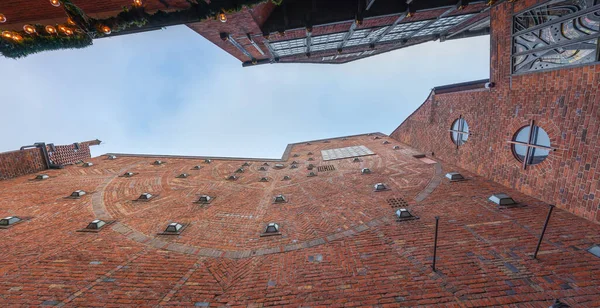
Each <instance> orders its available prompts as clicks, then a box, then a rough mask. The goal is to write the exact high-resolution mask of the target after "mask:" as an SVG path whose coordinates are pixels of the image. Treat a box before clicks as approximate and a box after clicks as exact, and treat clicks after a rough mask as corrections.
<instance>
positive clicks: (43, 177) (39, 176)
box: [35, 174, 49, 180]
mask: <svg viewBox="0 0 600 308" xmlns="http://www.w3.org/2000/svg"><path fill="white" fill-rule="evenodd" d="M47 178H49V176H48V175H47V174H38V175H37V176H36V177H35V179H36V180H45V179H47Z"/></svg>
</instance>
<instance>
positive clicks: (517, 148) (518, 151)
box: [513, 144, 527, 161]
mask: <svg viewBox="0 0 600 308" xmlns="http://www.w3.org/2000/svg"><path fill="white" fill-rule="evenodd" d="M513 152H514V153H515V156H516V157H517V159H518V160H519V161H523V160H525V155H526V154H527V147H526V146H524V145H520V144H513Z"/></svg>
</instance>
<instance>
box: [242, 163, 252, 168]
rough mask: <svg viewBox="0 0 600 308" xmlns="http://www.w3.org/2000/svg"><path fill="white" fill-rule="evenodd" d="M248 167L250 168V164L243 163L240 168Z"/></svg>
mask: <svg viewBox="0 0 600 308" xmlns="http://www.w3.org/2000/svg"><path fill="white" fill-rule="evenodd" d="M248 166H250V163H249V162H245V163H244V164H243V165H242V167H248Z"/></svg>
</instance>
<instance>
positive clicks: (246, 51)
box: [227, 34, 256, 61]
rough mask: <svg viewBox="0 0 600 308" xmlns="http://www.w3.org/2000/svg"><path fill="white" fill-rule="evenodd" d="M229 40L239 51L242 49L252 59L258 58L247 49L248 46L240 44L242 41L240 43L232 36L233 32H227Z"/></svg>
mask: <svg viewBox="0 0 600 308" xmlns="http://www.w3.org/2000/svg"><path fill="white" fill-rule="evenodd" d="M227 41H229V43H231V45H233V46H234V47H235V48H237V49H238V50H239V51H241V52H242V53H243V54H245V55H246V56H247V57H248V58H250V59H251V60H252V61H254V60H256V59H255V58H254V57H253V56H252V54H250V53H249V52H248V50H246V48H244V46H242V45H240V43H238V42H237V41H236V40H235V39H234V38H233V36H231V34H227Z"/></svg>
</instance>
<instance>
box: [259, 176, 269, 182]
mask: <svg viewBox="0 0 600 308" xmlns="http://www.w3.org/2000/svg"><path fill="white" fill-rule="evenodd" d="M268 181H269V178H265V177H262V178H260V180H259V182H268Z"/></svg>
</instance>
